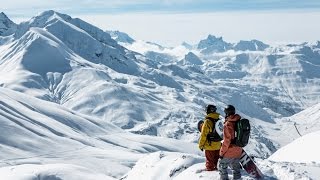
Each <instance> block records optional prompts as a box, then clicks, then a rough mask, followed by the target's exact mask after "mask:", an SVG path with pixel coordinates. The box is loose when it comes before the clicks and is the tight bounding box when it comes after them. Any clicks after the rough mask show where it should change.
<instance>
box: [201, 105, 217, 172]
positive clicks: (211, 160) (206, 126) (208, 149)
mask: <svg viewBox="0 0 320 180" xmlns="http://www.w3.org/2000/svg"><path fill="white" fill-rule="evenodd" d="M216 110H217V107H216V106H214V105H211V104H210V105H208V106H207V107H206V113H207V115H206V117H205V120H204V123H203V125H202V128H201V136H200V139H199V148H200V150H201V151H203V150H205V156H206V170H207V171H215V170H218V165H217V164H218V160H219V151H220V148H221V139H218V140H214V139H213V138H211V137H212V135H213V134H214V132H215V122H217V121H218V120H219V116H220V114H218V113H217V112H216ZM218 137H219V135H218Z"/></svg>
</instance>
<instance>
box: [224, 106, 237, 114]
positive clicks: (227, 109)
mask: <svg viewBox="0 0 320 180" xmlns="http://www.w3.org/2000/svg"><path fill="white" fill-rule="evenodd" d="M224 113H226V116H229V115H233V114H235V113H236V108H234V106H232V105H228V106H227V107H225V108H224Z"/></svg>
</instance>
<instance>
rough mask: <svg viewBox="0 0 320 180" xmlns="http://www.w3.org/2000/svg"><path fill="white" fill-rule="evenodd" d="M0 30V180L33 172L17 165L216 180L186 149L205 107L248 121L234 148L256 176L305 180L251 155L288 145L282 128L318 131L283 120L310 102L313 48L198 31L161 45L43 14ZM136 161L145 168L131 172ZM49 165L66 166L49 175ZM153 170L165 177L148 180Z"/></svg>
mask: <svg viewBox="0 0 320 180" xmlns="http://www.w3.org/2000/svg"><path fill="white" fill-rule="evenodd" d="M1 22H10V23H2V24H4V25H5V31H2V32H4V33H3V34H0V86H1V88H0V95H1V97H2V99H1V101H0V102H1V104H2V107H1V114H0V117H1V119H0V123H2V128H3V131H1V132H6V133H4V134H3V133H1V134H0V135H1V136H0V140H1V141H0V145H1V147H3V148H1V152H2V154H1V153H0V154H1V156H2V157H1V158H2V160H3V162H4V165H3V166H7V165H10V166H12V168H14V169H15V170H16V171H14V172H12V171H10V169H8V168H0V175H1V174H5V175H8V177H10V178H12V179H17V178H20V177H18V176H16V175H15V174H18V173H22V174H28V173H29V174H30V171H31V173H32V169H33V168H36V166H32V165H28V166H24V165H22V166H19V165H20V164H27V163H28V164H30V163H32V164H36V163H37V164H46V166H39V167H40V170H39V171H37V172H34V173H35V174H37V175H39V176H41V175H44V176H45V177H49V178H50V177H52V178H60V179H66V178H71V179H77V177H79V176H71V175H70V172H72V171H77V172H78V171H82V172H83V171H85V172H86V173H85V174H84V175H83V176H87V177H89V178H91V177H92V179H95V175H93V174H94V173H95V172H98V173H99V174H98V175H97V177H98V176H99V178H101V179H103V178H110V179H112V177H114V178H120V177H121V176H124V177H123V178H124V179H135V178H139V179H156V178H155V177H158V178H164V179H174V178H177V179H179V178H185V177H188V176H190V177H197V178H199V177H200V176H204V177H207V178H214V177H217V176H218V174H217V173H213V174H208V173H206V172H198V171H199V169H200V166H204V165H203V163H201V162H202V161H203V158H202V157H201V156H199V155H201V154H202V153H201V152H200V151H199V150H197V145H196V144H194V143H195V142H197V139H198V136H199V133H198V132H197V129H196V124H197V122H198V121H199V120H200V119H202V118H203V117H204V107H205V106H206V105H207V104H209V103H214V104H216V105H217V106H218V112H221V115H222V116H221V118H223V113H222V112H223V108H224V107H225V106H226V105H227V104H234V105H235V106H236V108H237V112H238V113H239V114H240V115H241V116H243V117H246V118H249V119H250V120H251V122H252V123H251V124H252V133H251V140H250V143H249V145H248V146H247V147H246V150H247V152H248V153H249V154H251V155H253V156H255V157H257V158H258V161H259V164H260V165H261V167H262V169H263V172H264V173H265V174H267V177H269V178H270V179H272V178H285V177H291V175H292V177H308V174H307V175H305V174H303V173H302V174H301V173H296V172H294V173H291V175H290V173H289V175H288V173H287V170H288V171H289V172H290V168H289V169H288V168H287V167H291V164H286V166H285V167H284V168H282V169H281V168H280V170H279V171H275V169H277V167H278V166H281V165H282V162H276V163H274V162H272V161H270V160H262V159H266V158H268V157H269V156H270V155H272V154H273V153H274V152H276V151H277V150H278V149H279V148H281V147H282V146H284V145H285V144H288V143H290V142H291V141H293V140H294V139H295V138H298V136H294V138H293V139H290V138H288V137H289V136H286V137H284V138H283V139H282V137H281V136H280V134H281V133H280V132H282V130H283V129H282V128H284V127H286V125H287V124H289V122H290V123H291V124H292V122H293V121H294V122H296V124H295V126H296V127H298V128H299V129H300V128H305V127H307V128H309V129H310V131H303V130H301V133H302V135H304V133H307V132H312V131H315V130H318V129H317V128H313V127H314V126H312V123H313V121H312V122H311V121H310V123H309V121H308V123H306V124H302V123H301V122H298V121H295V120H291V119H290V120H287V119H286V118H287V116H291V117H292V118H295V117H297V119H300V118H301V116H305V118H306V117H309V114H305V115H301V116H300V115H299V114H297V115H294V114H295V113H297V112H299V111H301V110H303V109H306V108H309V107H311V106H313V105H316V104H318V103H319V100H320V73H319V72H320V61H319V59H320V45H319V44H320V43H319V42H317V43H316V44H311V43H304V44H290V45H281V46H280V45H279V46H274V47H273V46H269V45H266V44H264V43H262V42H260V41H258V40H251V41H240V42H239V43H237V44H232V43H228V42H225V41H224V40H223V39H222V37H215V36H213V35H209V36H208V37H207V38H206V39H204V40H200V42H199V43H198V44H197V45H189V44H187V43H184V44H182V45H180V46H177V47H170V48H168V47H164V46H161V45H159V44H157V43H152V42H146V41H142V40H134V39H132V38H130V37H129V36H128V35H127V34H125V33H121V32H118V31H107V32H106V31H103V30H101V29H99V28H97V27H95V26H93V25H91V24H88V23H86V22H85V21H83V20H81V19H77V18H72V17H70V16H68V15H65V14H61V13H58V12H55V11H46V12H43V13H41V14H39V15H37V16H35V17H33V18H32V19H30V20H29V21H26V22H23V23H20V24H18V25H16V24H14V23H13V22H12V21H11V20H10V19H9V18H7V17H6V16H5V15H4V14H2V15H1V18H0V26H1ZM3 27H4V26H3ZM109 33H110V34H109ZM22 93H23V94H22ZM314 107H316V106H314ZM314 109H316V108H314ZM306 111H313V110H312V109H310V110H306ZM311 114H312V113H311ZM292 115H294V116H292ZM305 118H304V119H305ZM287 122H288V123H287ZM295 126H292V127H295ZM292 127H291V130H293V129H292ZM16 132H19V133H16ZM288 132H289V131H288ZM132 133H134V134H132ZM289 133H291V132H289ZM289 133H288V134H289ZM6 134H13V135H14V136H6ZM137 134H138V135H137ZM145 135H147V136H145ZM150 135H151V136H150ZM157 136H160V137H157ZM167 138H171V139H167ZM172 138H173V139H172ZM174 139H177V140H174ZM48 144H50V145H48ZM61 144H62V145H61ZM60 150H62V151H60ZM159 151H164V152H159ZM166 151H170V152H172V154H171V153H167V152H166ZM42 152H45V153H42ZM75 152H77V154H76V155H75V154H74V153H75ZM151 152H155V153H154V154H151V155H149V156H146V157H145V158H142V157H143V156H144V155H145V154H149V153H151ZM21 157H23V158H21ZM162 157H164V158H162ZM140 158H142V159H140ZM139 159H140V160H139ZM176 159H179V160H178V161H177V164H174V163H173V165H172V166H168V164H172V162H175V160H176ZM138 160H139V161H138ZM97 162H98V163H97ZM100 162H101V163H100ZM136 162H137V164H136ZM52 163H59V165H57V166H55V165H49V164H52ZM148 163H151V164H153V163H155V164H156V165H155V166H154V167H150V168H151V169H153V170H150V173H149V174H145V175H141V170H142V169H144V168H146V170H149V166H145V165H146V164H148ZM70 164H71V165H70ZM96 164H99V166H98V167H95V165H96ZM110 164H111V165H110ZM134 165H135V166H134ZM106 166H110V167H112V168H105V167H106ZM133 166H134V168H133V169H132V171H130V169H131V168H132V167H133ZM293 166H294V167H296V166H295V165H293ZM297 166H298V165H297ZM61 167H66V169H67V170H66V171H63V173H62V174H63V175H61V176H55V175H54V174H56V173H57V172H60V171H61V170H60V168H61ZM142 167H143V168H142ZM163 167H166V172H168V174H165V175H163V176H157V174H158V173H159V170H160V169H163ZM82 168H84V169H82ZM92 170H94V171H92ZM143 171H144V170H143ZM52 174H53V175H52ZM284 174H285V175H288V176H285V175H284ZM51 175H52V176H51ZM167 175H168V176H167ZM100 176H101V177H100ZM198 176H199V177H198ZM23 178H25V179H26V178H28V177H27V175H26V176H24V175H22V176H21V179H23ZM197 178H194V179H197ZM244 178H247V179H249V178H248V176H246V175H245V176H244ZM8 179H9V178H8ZM97 179H98V178H97Z"/></svg>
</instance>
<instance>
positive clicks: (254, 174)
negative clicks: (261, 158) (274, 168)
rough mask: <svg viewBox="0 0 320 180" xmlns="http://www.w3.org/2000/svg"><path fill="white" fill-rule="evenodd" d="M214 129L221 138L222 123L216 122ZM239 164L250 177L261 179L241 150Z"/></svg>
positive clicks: (254, 164) (260, 174) (255, 168)
mask: <svg viewBox="0 0 320 180" xmlns="http://www.w3.org/2000/svg"><path fill="white" fill-rule="evenodd" d="M215 129H216V131H217V133H218V134H219V135H220V136H221V137H222V138H223V121H222V120H219V121H217V122H216V125H215ZM240 164H241V166H242V168H243V169H244V170H245V171H246V172H247V173H248V174H249V176H250V177H252V178H255V179H263V174H262V172H261V171H260V169H259V168H258V166H257V165H256V163H255V162H254V161H253V159H252V158H251V157H250V156H249V155H248V154H247V153H246V151H245V150H244V149H242V154H241V158H240Z"/></svg>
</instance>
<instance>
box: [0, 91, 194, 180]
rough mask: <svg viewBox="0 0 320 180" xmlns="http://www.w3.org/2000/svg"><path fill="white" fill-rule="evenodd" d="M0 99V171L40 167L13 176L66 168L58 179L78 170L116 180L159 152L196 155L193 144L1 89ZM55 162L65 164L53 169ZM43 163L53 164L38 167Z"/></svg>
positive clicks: (48, 172)
mask: <svg viewBox="0 0 320 180" xmlns="http://www.w3.org/2000/svg"><path fill="white" fill-rule="evenodd" d="M0 96H1V102H0V103H1V104H0V106H1V110H0V123H1V125H0V130H1V132H2V133H1V134H0V142H1V144H0V147H1V155H0V158H1V162H0V164H1V167H6V166H8V165H10V166H15V165H20V164H38V167H39V168H40V169H39V171H36V172H35V171H30V170H31V169H32V168H34V167H35V165H34V166H32V165H26V166H23V167H21V166H16V167H12V168H14V169H16V172H17V173H18V172H21V173H23V174H29V176H34V177H36V176H38V175H39V176H41V174H43V176H49V175H50V174H52V173H53V172H60V171H61V169H62V167H64V166H66V168H67V169H66V170H65V171H63V173H62V174H64V175H61V176H63V177H69V176H70V177H73V178H74V179H76V177H77V176H72V174H70V173H72V170H76V171H80V170H81V168H82V169H85V168H86V169H91V170H85V171H84V173H87V174H88V176H90V174H91V175H93V174H94V173H93V171H92V170H94V172H98V173H100V174H107V175H109V176H113V177H120V176H122V175H123V174H124V173H126V172H128V171H129V170H130V168H131V167H132V165H133V163H134V162H135V161H137V160H138V159H139V158H140V157H142V156H143V154H144V153H149V152H155V151H160V150H166V151H173V152H176V151H178V152H185V153H194V154H197V153H198V152H199V150H197V149H196V148H195V144H192V143H187V142H183V141H177V140H173V139H165V138H159V137H148V136H138V135H134V134H130V133H126V132H124V131H123V130H122V129H120V128H118V127H117V126H115V125H112V124H110V123H107V122H102V123H101V122H100V121H99V120H98V119H95V118H92V117H88V116H84V115H81V114H78V113H76V112H74V111H70V110H68V109H66V108H63V107H62V106H60V105H57V104H55V103H51V102H46V101H43V100H40V99H37V98H33V97H30V96H27V95H24V94H21V93H18V92H15V91H12V90H8V89H6V88H0ZM56 163H58V164H59V163H60V164H61V163H62V164H66V165H54V164H56ZM43 164H52V165H45V166H40V165H43ZM68 164H69V165H68ZM74 165H75V166H74ZM76 166H78V167H76ZM12 168H10V169H11V170H12ZM8 170H9V169H7V168H0V173H3V174H8V176H14V177H15V178H18V177H19V176H16V175H17V174H16V173H15V171H14V172H12V171H11V172H8ZM12 173H13V174H12ZM3 174H1V175H3ZM46 174H47V175H46ZM48 174H49V175H48ZM21 176H22V177H21V178H27V177H28V176H27V175H25V176H24V175H21ZM1 177H2V176H1ZM97 177H99V176H98V175H97Z"/></svg>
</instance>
